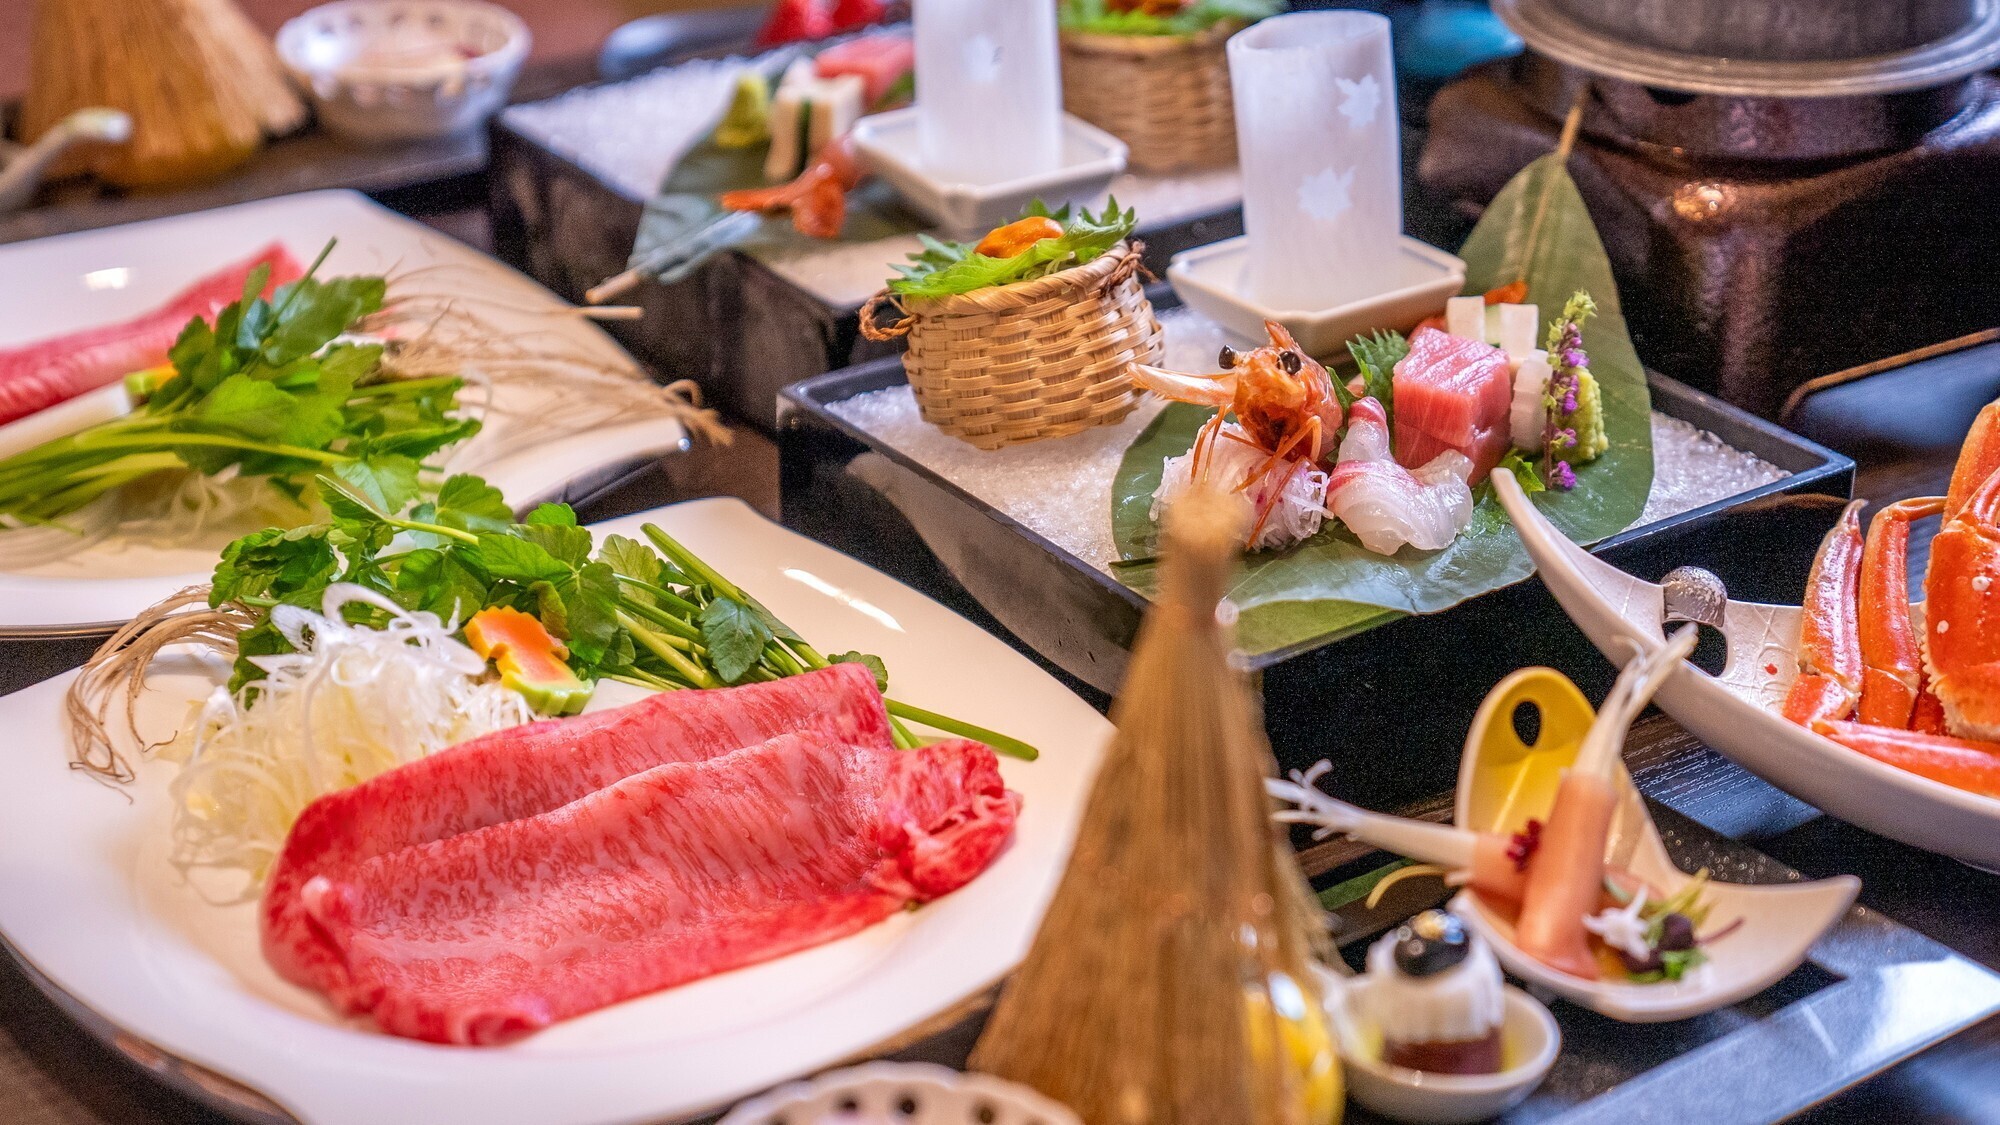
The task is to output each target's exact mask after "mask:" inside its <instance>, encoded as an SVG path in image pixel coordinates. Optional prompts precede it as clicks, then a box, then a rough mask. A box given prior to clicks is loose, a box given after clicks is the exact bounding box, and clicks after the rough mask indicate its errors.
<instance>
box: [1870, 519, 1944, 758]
mask: <svg viewBox="0 0 2000 1125" xmlns="http://www.w3.org/2000/svg"><path fill="white" fill-rule="evenodd" d="M1943 510H1944V497H1942V496H1920V497H1917V498H1915V499H1912V500H1901V501H1898V502H1896V503H1894V504H1891V505H1889V506H1888V507H1886V508H1884V509H1882V510H1881V511H1879V512H1877V513H1875V518H1874V519H1872V520H1870V521H1868V541H1867V544H1866V546H1864V547H1863V548H1862V552H1861V576H1860V580H1859V585H1858V594H1857V597H1858V608H1859V622H1858V625H1859V628H1858V630H1857V631H1858V634H1859V639H1860V644H1861V696H1860V702H1859V704H1858V705H1857V707H1856V711H1855V717H1856V718H1858V719H1859V720H1860V721H1862V722H1864V723H1870V724H1873V725H1875V726H1884V727H1899V728H1907V727H1909V726H1910V725H1911V723H1910V720H1911V716H1912V714H1913V713H1914V712H1915V710H1916V704H1917V697H1918V694H1919V693H1920V692H1921V691H1922V690H1923V686H1924V667H1923V664H1924V655H1923V648H1922V646H1921V645H1920V644H1919V643H1918V641H1917V631H1916V628H1915V626H1914V625H1912V624H1911V621H1910V587H1909V569H1910V523H1911V521H1913V520H1919V519H1923V518H1924V517H1925V516H1934V515H1937V514H1938V513H1939V512H1941V511H1943Z"/></svg>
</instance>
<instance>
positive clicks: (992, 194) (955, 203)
mask: <svg viewBox="0 0 2000 1125" xmlns="http://www.w3.org/2000/svg"><path fill="white" fill-rule="evenodd" d="M916 115H917V107H916V106H909V107H906V108H904V109H892V110H890V111H889V112H887V113H876V114H870V115H869V116H867V117H864V118H862V119H861V120H859V121H857V122H855V123H854V147H855V149H856V150H858V151H859V152H860V153H861V158H862V160H863V161H864V162H866V163H867V165H868V167H869V168H870V169H872V170H873V171H874V172H875V173H876V174H877V175H879V176H881V177H882V178H883V179H884V180H887V181H888V182H889V186H891V187H893V188H895V189H896V193H897V194H898V195H900V196H902V197H903V201H904V202H905V203H908V204H909V205H910V206H911V207H912V208H914V209H916V210H917V211H918V212H920V213H922V214H923V215H924V217H926V218H928V219H930V220H931V221H932V222H934V223H936V224H937V225H938V226H939V227H941V228H943V230H944V233H945V234H946V235H948V236H950V237H952V238H974V237H977V236H979V235H981V234H984V233H986V232H987V231H989V230H992V229H993V228H994V227H997V226H999V225H1001V224H1002V223H1010V222H1013V221H1014V220H1015V219H1018V218H1020V217H1021V209H1022V208H1023V207H1026V206H1027V205H1028V204H1029V203H1031V202H1033V201H1034V200H1037V199H1039V200H1041V201H1042V202H1044V203H1046V204H1048V205H1049V206H1050V207H1055V206H1058V205H1060V204H1063V203H1072V202H1075V203H1089V202H1091V201H1092V200H1095V199H1097V198H1098V197H1100V196H1102V195H1103V194H1104V189H1105V188H1107V187H1109V186H1110V185H1111V181H1112V179H1113V178H1114V177H1116V176H1117V175H1118V173H1120V172H1123V171H1124V170H1125V155H1126V149H1125V142H1124V141H1121V140H1119V139H1118V138H1117V137H1114V136H1112V135H1111V134H1109V133H1107V132H1105V131H1104V130H1102V129H1099V128H1098V127H1097V126H1095V125H1092V124H1090V123H1089V122H1087V121H1085V120H1083V119H1082V118H1080V117H1075V116H1072V115H1070V114H1067V113H1065V114H1063V119H1062V131H1063V135H1062V166H1061V167H1059V168H1056V169H1055V170H1054V171H1050V172H1044V173H1042V174H1040V175H1035V176H1023V177H1022V178H1020V179H1017V180H1008V181H1006V182H1005V183H998V184H961V183H948V182H945V181H941V180H938V179H936V178H934V177H933V176H932V175H931V174H930V173H929V172H927V171H925V169H924V166H923V150H922V146H921V143H920V141H919V139H918V136H917V116H916ZM1440 304H1442V302H1440Z"/></svg>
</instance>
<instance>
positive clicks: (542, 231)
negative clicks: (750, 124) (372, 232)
mask: <svg viewBox="0 0 2000 1125" xmlns="http://www.w3.org/2000/svg"><path fill="white" fill-rule="evenodd" d="M492 141H493V144H492V152H493V164H492V171H491V176H490V181H489V182H490V184H491V192H492V196H491V210H492V215H493V243H494V252H495V253H496V254H498V255H499V256H500V257H501V258H503V259H505V260H506V261H508V262H509V263H511V264H513V265H515V266H516V267H518V268H520V269H521V270H522V271H524V272H525V273H527V274H528V275H529V276H530V277H533V278H534V279H535V280H536V281H539V282H541V283H542V284H543V285H546V286H548V287H549V288H550V289H553V290H555V291H556V292H557V293H559V294H561V295H562V296H563V297H566V298H568V299H570V300H572V301H579V302H580V301H582V300H583V296H584V293H585V291H586V290H588V289H590V288H591V287H592V286H595V285H597V284H598V283H600V282H602V281H604V280H605V279H606V278H609V277H612V276H615V275H617V274H619V273H622V272H624V270H625V267H626V264H627V259H628V257H629V256H630V254H631V252H632V245H633V241H634V240H635V239H636V238H637V237H638V233H639V220H640V218H641V216H642V215H643V214H644V211H645V205H646V201H645V200H644V199H635V198H632V197H631V196H629V195H627V194H625V193H624V192H623V191H621V190H620V189H619V188H618V187H615V186H613V185H611V184H608V183H606V182H604V181H603V180H602V179H600V178H598V177H597V176H596V175H594V174H592V173H591V172H590V171H588V170H587V169H585V168H583V167H581V166H579V165H578V164H576V163H575V162H574V161H571V160H570V159H568V158H567V157H565V156H562V155H560V154H558V153H555V152H552V151H550V150H549V149H548V148H546V147H545V146H543V145H541V144H540V143H538V142H537V141H536V140H534V139H533V138H531V137H529V136H526V135H524V134H523V133H521V132H519V131H517V130H516V129H514V128H512V127H510V126H509V125H508V124H507V122H506V120H505V118H504V117H502V118H500V119H498V121H497V123H496V124H495V125H494V127H493V135H492ZM1140 218H1141V223H1142V225H1141V227H1140V230H1139V237H1140V238H1141V239H1142V240H1143V241H1144V242H1145V243H1146V251H1145V255H1144V261H1145V264H1146V266H1147V268H1149V269H1151V270H1153V271H1154V272H1155V273H1164V272H1165V271H1166V268H1167V263H1168V262H1169V261H1170V260H1171V259H1172V257H1173V255H1175V254H1177V253H1179V252H1181V251H1182V250H1186V249H1189V248H1191V247H1195V246H1205V245H1207V244H1208V243H1211V242H1215V241H1218V240H1220V239H1224V238H1233V237H1235V236H1236V235H1239V234H1241V233H1243V217H1242V212H1241V210H1240V209H1239V208H1237V207H1229V208H1225V209H1223V210H1219V211H1213V212H1208V213H1203V214H1199V215H1195V216H1192V217H1188V218H1181V219H1176V220H1173V221H1172V222H1169V223H1164V224H1154V225H1150V226H1149V225H1144V218H1145V217H1144V216H1141V217H1140ZM891 264H892V263H891V262H890V261H888V260H887V259H886V258H885V260H884V261H883V263H882V276H883V278H884V280H886V279H887V278H888V277H889V276H890V268H889V267H890V266H891ZM618 301H619V303H621V304H629V305H637V306H638V307H639V308H641V309H643V310H645V311H644V315H643V316H641V317H640V318H639V319H638V320H635V321H614V322H610V323H607V324H605V325H604V327H605V328H606V329H607V330H608V331H610V332H611V334H612V335H614V336H616V337H617V338H618V342H619V343H621V344H623V345H624V346H625V347H626V348H627V349H628V350H629V351H631V352H632V354H633V355H635V356H637V357H639V358H640V359H641V360H644V361H645V362H646V363H648V364H650V365H652V366H653V367H654V368H655V369H656V370H658V371H660V372H662V373H664V374H666V375H668V376H669V377H671V378H677V379H678V378H691V379H694V380H695V381H696V382H698V383H700V384H701V386H702V389H703V390H704V391H706V392H707V394H708V396H709V400H710V401H711V402H712V403H714V404H715V405H717V406H719V407H721V408H722V409H723V410H725V411H727V412H728V413H729V414H731V415H732V416H734V417H737V418H740V419H742V420H744V421H746V422H749V423H751V424H752V425H755V426H758V427H759V428H761V429H765V430H769V429H771V428H772V427H773V426H775V425H776V422H777V417H776V413H775V411H776V404H777V401H778V393H779V391H780V390H781V389H783V388H784V387H785V386H786V385H787V384H789V383H792V382H795V381H797V380H799V379H804V378H806V377H808V376H811V375H818V374H820V373H822V372H826V371H831V370H834V369H836V368H842V367H846V366H849V365H851V364H856V363H861V362H865V361H867V360H869V359H873V358H877V357H881V356H884V355H888V354H890V353H891V350H892V349H891V347H890V346H888V345H882V344H872V343H869V342H868V341H866V340H864V339H862V338H861V333H860V328H859V321H858V318H857V316H856V314H857V313H858V312H859V311H860V305H859V304H858V303H855V304H840V305H833V304H828V303H827V302H826V301H824V300H823V299H821V298H820V297H819V296H818V295H816V294H813V293H809V292H807V291H805V290H804V289H801V288H799V287H798V286H796V285H794V284H792V283H791V282H790V281H788V280H786V279H785V278H783V277H781V276H779V275H778V274H777V273H776V272H774V271H773V270H771V269H770V268H769V267H767V266H765V265H764V264H762V263H761V262H759V261H757V260H756V259H755V258H752V257H750V256H749V255H746V254H742V253H738V252H735V251H725V252H723V253H720V254H716V255H715V256H713V257H711V258H710V259H709V260H708V261H706V262H704V263H702V265H701V266H700V267H699V268H697V269H696V270H695V271H694V272H693V273H692V274H690V275H689V276H687V277H685V278H683V279H681V280H679V281H676V282H674V283H673V284H671V285H664V284H661V283H660V282H659V281H658V280H656V279H653V278H647V279H645V280H643V281H641V282H640V283H639V284H638V285H637V286H636V287H635V288H633V289H632V290H630V291H629V292H627V293H625V294H624V295H622V296H620V297H619V298H618Z"/></svg>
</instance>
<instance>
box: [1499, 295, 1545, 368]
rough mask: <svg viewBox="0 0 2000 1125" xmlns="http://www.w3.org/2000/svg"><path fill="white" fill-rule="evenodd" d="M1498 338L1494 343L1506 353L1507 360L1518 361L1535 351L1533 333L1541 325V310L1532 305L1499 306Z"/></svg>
mask: <svg viewBox="0 0 2000 1125" xmlns="http://www.w3.org/2000/svg"><path fill="white" fill-rule="evenodd" d="M1499 312H1500V318H1499V319H1500V332H1499V336H1500V338H1499V339H1498V340H1495V341H1494V343H1496V344H1498V345H1499V347H1500V350H1501V351H1503V352H1506V353H1507V358H1509V359H1512V360H1515V361H1519V360H1521V359H1523V358H1525V357H1526V356H1527V355H1528V353H1529V352H1532V351H1534V350H1535V333H1536V330H1537V329H1538V328H1539V327H1540V325H1541V310H1540V309H1537V308H1536V307H1535V306H1533V305H1501V306H1499Z"/></svg>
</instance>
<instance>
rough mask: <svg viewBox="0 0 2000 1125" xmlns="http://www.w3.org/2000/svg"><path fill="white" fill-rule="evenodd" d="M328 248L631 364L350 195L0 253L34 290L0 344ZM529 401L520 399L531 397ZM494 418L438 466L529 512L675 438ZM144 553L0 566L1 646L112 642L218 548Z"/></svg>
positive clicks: (480, 258) (193, 577)
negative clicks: (259, 257)
mask: <svg viewBox="0 0 2000 1125" xmlns="http://www.w3.org/2000/svg"><path fill="white" fill-rule="evenodd" d="M329 239H338V240H339V243H338V245H337V246H335V248H334V250H333V253H332V254H331V255H330V256H329V257H328V258H327V261H326V264H325V265H324V266H323V267H321V276H325V277H335V276H340V275H342V274H357V273H383V272H388V271H395V272H397V273H407V272H409V271H413V270H418V269H425V270H429V271H431V272H430V273H429V274H428V275H427V276H426V279H425V280H424V282H423V287H424V289H425V291H426V292H427V293H440V294H449V295H451V296H453V297H454V298H461V299H463V300H464V301H465V302H466V303H467V304H468V306H469V307H471V308H474V309H476V310H477V312H478V313H479V314H480V315H481V316H483V317H485V318H486V319H487V320H488V321H489V322H490V323H492V324H493V325H494V326H495V327H496V328H497V329H498V330H499V331H500V332H501V333H503V334H505V335H506V336H507V337H509V338H511V339H522V340H533V339H535V338H537V337H539V338H541V339H544V340H547V341H549V342H550V343H551V344H552V345H554V346H560V347H563V348H565V349H569V350H573V351H575V352H577V353H579V354H582V355H587V356H589V357H591V358H592V359H593V360H595V361H599V362H602V363H604V364H606V365H612V366H617V367H623V368H627V369H630V368H632V367H633V366H634V364H633V360H632V358H631V357H630V356H628V355H626V354H625V352H624V351H623V350H622V349H620V348H619V347H618V346H617V345H616V344H614V343H612V341H611V338H610V337H609V336H606V335H605V334H604V332H603V331H602V330H601V329H599V328H598V327H597V326H596V325H594V324H590V323H588V322H586V321H583V320H581V319H579V318H576V317H574V316H569V315H556V314H552V310H556V309H559V308H561V307H562V305H563V303H562V302H561V301H560V300H558V299H557V298H556V296H555V295H554V294H553V293H550V292H549V291H548V290H546V289H544V288H542V287H541V286H539V285H537V284H535V283H534V282H533V281H530V280H529V279H528V278H526V277H524V276H522V275H521V274H519V273H517V272H515V271H514V270H512V269H510V268H508V267H507V266H505V265H502V264H501V263H499V262H497V261H495V260H494V259H492V258H489V257H487V256H486V255H484V254H481V253H479V252H478V251H476V250H473V249H472V248H471V247H468V246H466V245H464V244H463V243H460V242H457V241H454V240H453V239H450V238H447V237H445V236H444V235H441V234H439V233H437V232H436V231H433V230H431V229H430V228H429V227H426V226H424V225H423V224H421V223H417V222H415V221H413V220H410V219H407V218H404V217H403V216H401V215H398V214H396V213H394V212H393V211H390V210H388V209H386V208H384V207H382V206H380V205H378V204H376V203H373V202H371V201H369V199H368V198H367V197H366V196H363V195H361V194H360V193H359V192H352V191H318V192H308V193H305V194H302V195H289V196H282V197H279V198H276V199H267V200H262V201H259V202H255V203H244V204H239V205H237V206H233V207H223V208H218V209H216V210H213V211H201V212H196V213H194V214H189V215H178V216H175V217H173V218H167V219H155V220H152V221H150V222H143V223H133V224H131V225H129V226H120V227H108V228H105V229H103V230H94V231H84V232H81V233H77V234H65V235H58V236H56V237H53V238H42V239H36V240H33V241H29V242H18V243H14V244H13V245H10V246H0V277H9V278H15V279H28V278H32V279H33V284H16V285H12V286H10V287H9V293H8V299H7V301H6V302H5V303H4V304H0V347H11V346H14V345H18V344H25V343H30V342H33V341H35V340H41V339H47V338H49V337H51V336H59V335H63V334H65V333H69V332H74V331H77V330H79V329H84V328H90V327H93V326H96V325H102V324H115V323H118V322H120V321H124V320H128V319H131V318H133V317H137V316H141V315H144V314H145V313H147V312H150V311H151V310H153V309H154V308H156V307H157V306H159V305H160V304H161V303H163V302H164V301H166V300H167V298H168V297H170V296H172V295H173V294H174V293H175V292H177V291H179V290H180V289H181V288H182V287H183V286H185V285H187V284H188V283H190V282H192V281H194V280H195V279H196V278H199V277H201V276H203V275H205V274H207V273H209V272H211V271H213V270H216V269H219V268H221V267H222V266H225V265H227V264H229V263H232V262H237V261H240V260H242V259H244V258H247V257H249V256H250V255H251V254H253V253H255V252H256V251H257V250H259V249H261V248H262V247H264V246H267V245H269V244H271V243H272V242H282V243H283V244H284V245H285V247H286V248H287V249H288V250H290V251H291V253H292V256H293V257H295V258H297V259H298V260H299V261H300V263H301V264H303V263H307V262H311V261H312V260H313V258H314V257H315V256H316V255H317V254H318V253H319V251H320V248H321V247H323V246H325V245H326V243H327V241H328V240H329ZM500 393H502V394H506V395H509V396H511V397H510V398H509V399H508V400H507V401H506V402H505V403H504V406H505V408H506V412H507V413H509V414H513V415H515V416H517V417H518V416H529V415H532V414H533V413H534V406H535V403H536V402H540V401H544V399H543V397H542V396H547V397H548V399H550V400H553V399H555V398H557V397H559V396H562V395H564V394H566V393H567V394H575V393H578V392H577V391H576V390H575V388H573V387H565V385H564V384H563V383H562V381H561V380H559V379H554V378H552V379H551V380H550V381H549V383H548V385H547V386H545V387H534V388H531V387H525V386H523V385H521V384H519V383H512V384H509V385H507V386H506V387H504V388H502V390H501V392H500ZM530 396H532V399H533V400H532V401H529V398H530ZM511 428H512V427H511V426H510V424H509V421H508V419H507V418H505V417H500V416H497V415H495V416H489V424H488V426H487V429H486V430H485V431H484V432H482V433H480V434H479V435H478V436H476V437H474V438H473V439H472V440H471V441H468V442H466V443H464V445H463V446H462V447H461V448H459V449H458V450H456V451H452V452H450V459H449V462H448V466H449V467H450V468H451V469H454V470H462V471H473V472H478V473H480V474H481V475H483V476H486V477H487V479H489V480H491V481H492V482H493V483H494V484H495V485H497V486H499V488H500V489H501V491H502V492H503V493H505V494H506V496H507V498H508V499H509V500H510V501H513V502H515V503H517V504H518V503H526V502H528V501H530V500H533V499H536V498H537V497H538V496H541V495H545V494H547V493H550V492H552V491H555V490H556V489H559V488H560V487H561V486H562V485H563V484H565V483H567V482H568V481H569V480H571V479H573V478H574V477H577V476H580V475H584V474H586V473H588V472H589V471H590V470H592V469H594V468H600V467H605V466H609V465H613V464H619V463H623V462H626V461H630V460H634V459H637V458H640V457H645V456H653V455H657V454H661V453H666V452H669V451H672V450H677V449H680V448H682V447H684V445H685V444H686V441H687V434H686V431H685V428H684V427H683V426H682V425H681V424H680V423H679V422H678V421H676V420H674V419H671V418H665V417H660V418H652V419H646V420H638V421H633V422H628V423H624V424H620V425H614V426H600V427H596V428H594V429H591V430H589V431H588V432H584V433H577V434H572V435H569V436H564V437H556V438H553V439H549V440H540V441H537V442H535V443H534V444H532V445H525V446H524V445H522V443H520V442H518V441H515V440H511V439H510V437H509V430H510V429H511ZM228 538H229V536H227V535H224V536H222V537H221V539H220V540H219V541H211V542H202V543H198V544H189V545H187V546H155V545H150V544H142V543H135V542H130V541H121V540H119V539H117V538H116V537H113V538H111V539H107V540H105V541H103V542H99V543H97V544H95V545H92V546H89V547H86V548H84V549H82V550H79V551H77V552H76V553H74V554H72V555H70V556H68V557H65V558H62V559H60V560H57V561H54V562H48V563H43V564H40V565H37V566H32V567H28V568H24V569H19V570H0V637H22V636H34V635H38V634H39V635H56V634H65V633H68V634H78V633H91V632H100V633H101V632H109V631H110V628H111V627H113V626H115V625H117V624H119V623H122V622H124V621H126V620H128V619H130V618H131V617H132V616H133V615H135V614H137V613H138V612H139V611H140V610H142V609H144V608H146V607H147V606H149V605H152V604H153V603H154V602H157V601H159V600H160V599H161V598H164V597H166V596H167V595H169V594H172V593H173V592H174V591H175V590H178V589H180V588H181V587H183V586H186V585H188V584H189V583H192V582H201V581H206V580H207V576H208V573H209V572H210V571H211V570H212V569H213V568H214V566H215V559H216V556H217V555H218V554H219V553H220V549H221V546H222V544H223V542H226V541H227V540H228Z"/></svg>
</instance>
